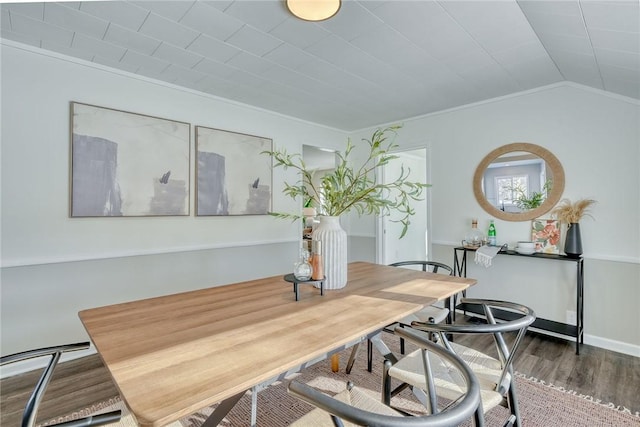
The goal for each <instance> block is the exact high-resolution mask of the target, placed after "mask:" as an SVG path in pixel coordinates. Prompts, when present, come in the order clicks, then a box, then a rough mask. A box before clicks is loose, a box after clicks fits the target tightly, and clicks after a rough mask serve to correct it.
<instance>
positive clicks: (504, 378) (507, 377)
mask: <svg viewBox="0 0 640 427" xmlns="http://www.w3.org/2000/svg"><path fill="white" fill-rule="evenodd" d="M462 302H463V303H465V304H470V305H479V306H481V307H482V309H483V310H484V314H485V317H486V321H487V323H486V324H432V323H428V322H412V324H411V327H412V328H415V329H417V330H420V331H423V332H427V333H437V334H438V335H439V338H440V342H439V344H440V345H443V346H445V347H446V348H447V349H448V350H450V351H453V352H455V353H456V354H457V355H458V356H460V358H461V359H462V360H464V361H465V362H466V363H467V364H468V365H469V366H470V368H471V369H472V370H473V372H474V374H475V375H476V377H477V378H478V381H479V383H480V387H481V397H482V406H483V407H484V410H485V411H488V410H490V409H492V408H494V407H495V406H497V405H502V406H506V407H507V408H509V409H510V410H511V415H510V417H509V418H508V419H507V421H506V423H505V425H516V426H519V425H521V419H520V411H519V408H518V399H517V393H516V385H515V381H514V376H513V359H514V356H515V354H516V351H517V350H518V347H519V345H520V343H521V341H522V338H523V337H524V335H525V333H526V331H527V328H528V327H529V325H531V324H532V323H533V321H534V320H535V318H536V316H535V313H534V312H533V310H531V309H530V308H528V307H526V306H523V305H520V304H515V303H510V302H505V301H495V300H483V299H470V298H464V299H463V300H462ZM498 314H499V316H500V318H503V319H510V320H506V321H501V322H500V323H498V322H497V321H496V317H497V316H498ZM509 332H512V333H514V334H515V339H514V340H513V343H512V344H511V345H510V346H508V345H507V342H506V340H505V337H504V335H505V334H506V333H509ZM448 334H491V335H492V336H493V339H494V343H495V347H496V352H497V355H498V358H497V359H496V358H495V357H492V356H489V355H487V354H484V353H482V352H479V351H477V350H474V349H472V348H469V347H466V346H463V345H460V344H457V343H452V342H450V341H449V340H448V339H447V335H448ZM388 359H389V360H388V361H387V362H385V369H384V372H383V395H384V399H383V400H384V402H385V403H387V404H388V403H389V402H390V399H391V397H392V396H394V395H395V394H397V393H398V392H399V391H401V390H402V389H404V388H406V387H413V388H416V387H417V388H419V389H421V388H423V387H424V381H423V380H422V377H423V376H424V374H423V369H424V368H423V366H422V364H421V363H420V360H419V359H420V358H419V353H418V351H414V352H413V353H410V354H409V355H407V356H405V357H404V358H402V359H400V360H399V361H396V360H392V359H393V357H389V358H388ZM391 378H395V379H396V380H400V381H401V382H402V384H401V385H400V386H399V387H397V388H396V389H395V390H393V391H391V385H390V384H391V383H390V381H391ZM456 387H457V385H456V384H455V382H452V381H450V380H441V381H438V382H437V383H436V390H435V392H436V393H437V394H439V395H441V396H442V397H448V396H449V397H450V395H451V392H452V389H453V390H455V388H456Z"/></svg>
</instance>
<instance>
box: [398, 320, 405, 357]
mask: <svg viewBox="0 0 640 427" xmlns="http://www.w3.org/2000/svg"><path fill="white" fill-rule="evenodd" d="M398 326H400V327H401V328H404V325H403V324H402V323H400V324H399V325H398ZM400 354H404V338H400Z"/></svg>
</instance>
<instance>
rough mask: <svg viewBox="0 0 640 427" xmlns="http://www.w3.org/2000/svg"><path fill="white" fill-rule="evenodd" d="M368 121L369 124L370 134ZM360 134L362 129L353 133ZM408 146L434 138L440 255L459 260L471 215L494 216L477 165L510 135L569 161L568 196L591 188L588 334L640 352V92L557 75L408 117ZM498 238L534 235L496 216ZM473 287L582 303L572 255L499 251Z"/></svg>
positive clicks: (550, 302) (553, 315) (492, 293)
mask: <svg viewBox="0 0 640 427" xmlns="http://www.w3.org/2000/svg"><path fill="white" fill-rule="evenodd" d="M368 133H369V130H366V131H363V132H362V135H363V136H365V135H367V134H368ZM354 139H355V138H354ZM397 142H398V143H399V144H400V145H401V148H402V149H409V148H411V147H417V146H421V145H424V144H425V143H426V144H427V145H428V147H429V148H430V173H431V181H430V183H431V184H433V187H432V188H430V189H429V192H430V196H431V215H432V222H431V229H430V233H431V239H432V243H434V254H435V255H434V259H436V260H439V261H442V262H446V263H448V264H452V263H453V249H452V248H453V247H454V246H456V245H459V244H460V241H461V240H462V239H463V237H464V235H465V233H466V231H467V230H468V229H470V228H471V220H472V219H473V218H478V219H479V225H478V226H479V228H480V229H483V230H486V229H487V227H488V224H489V220H490V219H491V217H490V215H489V214H487V213H486V212H485V211H484V210H482V208H481V207H480V205H478V203H477V202H476V200H475V198H474V195H473V188H472V179H473V174H474V171H475V168H476V166H477V165H478V163H479V162H480V161H481V160H482V158H483V157H484V156H485V155H486V154H488V153H489V152H490V151H491V150H493V149H495V148H497V147H499V146H501V145H504V144H509V143H512V142H529V143H533V144H537V145H541V146H543V147H545V148H547V149H548V150H550V151H551V152H552V153H554V154H555V155H556V157H558V159H559V160H560V162H561V163H562V165H563V167H564V170H565V175H566V185H565V190H564V194H563V197H567V198H569V199H571V200H576V199H579V198H583V197H588V198H593V199H595V200H597V201H598V203H597V204H596V205H595V206H594V207H593V209H592V212H593V217H594V219H591V218H586V219H583V220H582V221H581V229H582V242H583V248H584V256H585V258H586V261H585V316H586V320H585V331H586V334H587V338H586V342H590V343H593V344H596V345H601V346H604V347H607V348H612V349H616V350H619V351H624V352H628V353H632V354H636V355H640V310H638V305H639V304H640V221H639V219H640V172H639V170H640V168H639V167H638V165H639V164H640V107H639V103H638V102H637V101H632V100H630V99H628V98H623V97H620V96H615V95H609V94H605V93H604V92H599V91H595V90H591V89H588V88H585V87H583V86H579V85H574V84H562V85H554V86H550V87H546V88H541V89H539V90H536V91H530V92H527V93H521V94H517V95H514V96H510V97H505V98H503V99H496V100H492V101H490V102H485V103H481V104H477V105H471V106H466V107H463V108H459V109H456V110H451V111H447V112H441V113H437V114H432V115H429V116H425V117H419V118H414V119H408V120H406V121H405V122H404V127H403V128H402V130H401V131H400V134H399V137H398V141H397ZM496 227H497V231H498V242H499V243H502V242H515V241H518V240H525V239H527V240H528V239H529V227H530V222H529V221H527V222H507V221H502V220H496ZM471 264H472V266H471V267H470V269H469V271H468V275H469V276H470V277H475V278H477V279H478V280H479V283H478V285H477V286H476V287H475V288H473V290H472V291H470V295H476V296H485V297H492V298H505V299H512V300H516V301H519V302H521V303H523V304H527V303H529V304H531V305H532V307H533V308H534V309H535V310H536V311H537V312H538V314H539V315H540V316H541V317H546V318H550V319H552V320H557V321H563V322H564V321H565V320H566V310H575V302H574V300H575V298H574V295H575V265H574V264H572V263H561V262H555V261H554V262H550V261H542V260H522V259H517V258H516V257H499V258H498V259H496V261H495V263H494V266H493V267H491V268H489V269H487V270H485V269H484V268H480V267H477V266H476V265H475V264H473V262H471Z"/></svg>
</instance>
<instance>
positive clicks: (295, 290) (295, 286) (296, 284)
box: [293, 282, 298, 301]
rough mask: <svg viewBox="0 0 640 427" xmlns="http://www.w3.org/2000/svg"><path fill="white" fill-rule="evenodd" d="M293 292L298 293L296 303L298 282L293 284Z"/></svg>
mask: <svg viewBox="0 0 640 427" xmlns="http://www.w3.org/2000/svg"><path fill="white" fill-rule="evenodd" d="M293 292H295V293H296V301H298V282H294V283H293Z"/></svg>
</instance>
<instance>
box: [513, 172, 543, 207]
mask: <svg viewBox="0 0 640 427" xmlns="http://www.w3.org/2000/svg"><path fill="white" fill-rule="evenodd" d="M552 185H553V183H552V182H551V180H550V179H548V180H547V181H546V182H545V183H544V186H543V187H542V191H534V192H532V193H531V196H529V197H527V192H526V191H525V190H524V188H522V186H520V185H517V186H515V187H511V188H510V190H512V191H513V192H514V193H515V195H516V197H515V198H514V199H513V202H514V203H515V204H516V206H517V207H519V208H520V209H522V210H523V211H525V210H530V209H535V208H537V207H539V206H540V205H541V204H542V202H544V201H545V199H546V198H547V194H549V191H551V186H552Z"/></svg>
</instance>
